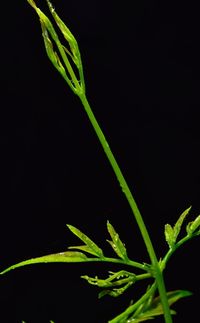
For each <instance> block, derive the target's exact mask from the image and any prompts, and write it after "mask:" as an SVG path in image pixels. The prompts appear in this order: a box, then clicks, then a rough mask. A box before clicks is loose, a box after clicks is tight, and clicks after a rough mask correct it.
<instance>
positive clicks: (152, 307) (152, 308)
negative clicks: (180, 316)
mask: <svg viewBox="0 0 200 323" xmlns="http://www.w3.org/2000/svg"><path fill="white" fill-rule="evenodd" d="M187 296H191V292H189V291H186V290H176V291H171V292H168V293H167V298H168V302H169V306H171V305H172V304H174V303H175V302H177V301H178V300H179V299H181V298H183V297H187ZM163 314H164V312H163V306H162V304H161V300H160V296H158V297H155V298H154V299H153V300H152V302H151V303H150V304H148V306H146V304H144V306H142V307H141V311H140V312H138V311H137V314H136V315H135V314H134V315H133V316H132V317H131V318H130V319H129V320H128V322H134V323H139V322H143V321H147V320H150V319H153V318H155V316H159V315H163ZM171 314H176V312H175V311H174V310H171Z"/></svg>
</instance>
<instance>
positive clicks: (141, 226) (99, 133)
mask: <svg viewBox="0 0 200 323" xmlns="http://www.w3.org/2000/svg"><path fill="white" fill-rule="evenodd" d="M79 97H80V100H81V102H82V104H83V106H84V108H85V111H86V113H87V116H88V118H89V120H90V122H91V124H92V126H93V128H94V131H95V133H96V135H97V137H98V139H99V141H100V143H101V145H102V147H103V149H104V152H105V154H106V156H107V158H108V160H109V162H110V164H111V166H112V169H113V171H114V173H115V175H116V177H117V179H118V181H119V184H120V186H121V189H122V191H123V193H124V194H125V196H126V199H127V200H128V203H129V205H130V207H131V209H132V212H133V214H134V216H135V220H136V222H137V224H138V227H139V229H140V232H141V235H142V238H143V240H144V243H145V246H146V248H147V251H148V254H149V257H150V259H151V263H152V266H153V269H154V273H155V279H156V282H157V286H158V290H159V294H160V298H161V302H162V305H163V309H164V317H165V322H166V323H172V317H171V313H170V309H169V304H168V300H167V296H166V289H165V284H164V279H163V274H162V272H161V270H160V266H159V264H158V260H157V257H156V254H155V251H154V248H153V245H152V242H151V239H150V236H149V233H148V231H147V228H146V226H145V223H144V221H143V218H142V215H141V213H140V211H139V208H138V206H137V204H136V202H135V200H134V198H133V195H132V193H131V191H130V189H129V187H128V184H127V182H126V180H125V178H124V176H123V174H122V172H121V169H120V167H119V165H118V163H117V161H116V159H115V157H114V155H113V153H112V151H111V149H110V147H109V144H108V142H107V140H106V138H105V136H104V134H103V132H102V130H101V128H100V126H99V124H98V122H97V120H96V118H95V116H94V114H93V112H92V110H91V107H90V105H89V102H88V100H87V98H86V96H85V94H82V95H80V96H79Z"/></svg>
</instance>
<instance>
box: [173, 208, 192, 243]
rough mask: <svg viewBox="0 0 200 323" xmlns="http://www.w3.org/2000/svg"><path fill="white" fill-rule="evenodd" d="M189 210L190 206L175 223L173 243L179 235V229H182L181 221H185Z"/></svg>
mask: <svg viewBox="0 0 200 323" xmlns="http://www.w3.org/2000/svg"><path fill="white" fill-rule="evenodd" d="M190 210H191V206H190V207H189V208H187V209H186V210H185V211H184V212H183V213H182V214H181V215H180V217H179V218H178V220H177V222H176V223H175V225H174V239H175V241H176V240H177V237H178V235H179V233H180V230H181V227H182V224H183V221H184V220H185V218H186V216H187V215H188V213H189V212H190Z"/></svg>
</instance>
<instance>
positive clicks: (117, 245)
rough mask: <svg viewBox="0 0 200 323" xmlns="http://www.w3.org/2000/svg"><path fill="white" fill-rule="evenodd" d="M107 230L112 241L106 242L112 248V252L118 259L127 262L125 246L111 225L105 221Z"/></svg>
mask: <svg viewBox="0 0 200 323" xmlns="http://www.w3.org/2000/svg"><path fill="white" fill-rule="evenodd" d="M107 229H108V232H109V234H110V236H111V238H112V241H110V240H107V241H108V242H109V243H110V245H111V246H112V248H113V250H114V251H115V252H116V254H117V255H118V257H120V258H122V259H124V260H127V259H128V255H127V252H126V248H125V245H124V244H123V242H122V241H121V240H120V238H119V235H118V233H117V232H116V231H115V229H114V227H113V226H112V224H110V222H109V221H107Z"/></svg>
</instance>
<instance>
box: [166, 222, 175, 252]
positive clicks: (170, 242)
mask: <svg viewBox="0 0 200 323" xmlns="http://www.w3.org/2000/svg"><path fill="white" fill-rule="evenodd" d="M165 240H166V241H167V243H168V245H169V247H170V248H173V247H174V244H175V240H174V230H173V228H172V226H171V225H170V224H168V223H167V224H165Z"/></svg>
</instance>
